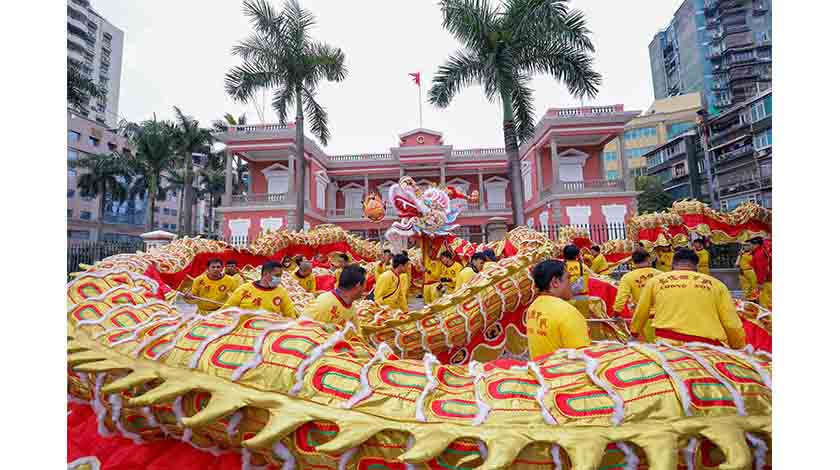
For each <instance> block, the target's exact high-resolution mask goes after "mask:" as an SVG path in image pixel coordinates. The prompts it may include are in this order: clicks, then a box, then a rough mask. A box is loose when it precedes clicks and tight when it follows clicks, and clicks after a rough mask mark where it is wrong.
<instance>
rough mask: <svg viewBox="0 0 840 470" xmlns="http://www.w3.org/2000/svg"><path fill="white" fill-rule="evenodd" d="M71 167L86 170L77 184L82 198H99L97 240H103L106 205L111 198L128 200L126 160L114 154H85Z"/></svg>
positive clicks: (73, 162) (114, 200) (119, 200)
mask: <svg viewBox="0 0 840 470" xmlns="http://www.w3.org/2000/svg"><path fill="white" fill-rule="evenodd" d="M70 166H71V167H73V168H78V169H81V170H84V172H83V173H82V174H81V176H79V179H78V181H77V182H76V188H77V189H79V193H80V195H81V196H82V197H88V198H95V197H99V209H98V211H99V212H98V213H99V215H98V216H97V218H96V240H102V230H103V227H104V225H105V203H106V199H108V198H110V199H111V201H113V202H119V203H121V202H124V201H125V200H127V199H128V186H127V182H128V181H129V178H130V177H129V170H128V168H127V166H126V164H125V160H123V159H122V158H120V157H119V156H117V155H114V154H92V155H91V154H85V155H84V156H82V157H80V158H79V159H78V160H75V161H71V162H70Z"/></svg>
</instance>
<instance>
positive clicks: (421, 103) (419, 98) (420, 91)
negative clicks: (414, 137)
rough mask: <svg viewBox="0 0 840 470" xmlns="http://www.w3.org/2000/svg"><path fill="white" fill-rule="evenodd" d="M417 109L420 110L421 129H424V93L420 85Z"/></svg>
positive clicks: (418, 86)
mask: <svg viewBox="0 0 840 470" xmlns="http://www.w3.org/2000/svg"><path fill="white" fill-rule="evenodd" d="M417 109H419V110H420V128H421V129H422V128H423V93H422V89H421V86H420V84H419V83H418V84H417Z"/></svg>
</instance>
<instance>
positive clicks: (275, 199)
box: [230, 193, 361, 210]
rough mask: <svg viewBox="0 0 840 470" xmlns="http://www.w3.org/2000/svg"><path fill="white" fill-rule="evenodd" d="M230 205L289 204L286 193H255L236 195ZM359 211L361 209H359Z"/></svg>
mask: <svg viewBox="0 0 840 470" xmlns="http://www.w3.org/2000/svg"><path fill="white" fill-rule="evenodd" d="M230 202H231V205H232V206H234V207H243V206H283V205H287V204H291V203H292V201H291V200H290V199H289V197H288V194H287V193H277V194H270V193H256V194H237V195H234V196H233V197H232V198H231V201H230ZM360 210H361V209H360Z"/></svg>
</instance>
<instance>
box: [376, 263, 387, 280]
mask: <svg viewBox="0 0 840 470" xmlns="http://www.w3.org/2000/svg"><path fill="white" fill-rule="evenodd" d="M389 269H391V263H383V262H382V261H377V263H376V268H375V269H374V273H375V274H374V276H376V278H379V276H381V275H382V273H384V272H385V271H387V270H389Z"/></svg>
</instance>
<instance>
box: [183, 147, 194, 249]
mask: <svg viewBox="0 0 840 470" xmlns="http://www.w3.org/2000/svg"><path fill="white" fill-rule="evenodd" d="M184 158H185V160H184V224H183V228H182V232H181V234H182V235H186V236H189V235H192V231H193V224H192V218H193V201H192V197H193V187H192V182H193V164H192V163H193V161H192V155H191V154H190V153H189V152H188V153H187V154H186V155H184Z"/></svg>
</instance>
